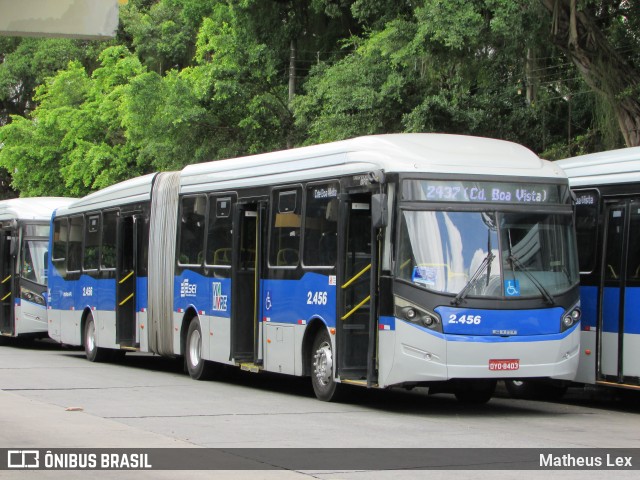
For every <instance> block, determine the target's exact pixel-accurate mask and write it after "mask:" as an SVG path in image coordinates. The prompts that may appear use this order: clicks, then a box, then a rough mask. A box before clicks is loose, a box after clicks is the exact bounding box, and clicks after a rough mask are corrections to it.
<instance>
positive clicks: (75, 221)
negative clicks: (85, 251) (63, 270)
mask: <svg viewBox="0 0 640 480" xmlns="http://www.w3.org/2000/svg"><path fill="white" fill-rule="evenodd" d="M83 227H84V217H83V216H77V217H71V218H70V219H69V242H68V243H69V245H68V249H67V271H69V272H79V271H80V266H81V265H82V263H81V262H82V230H83Z"/></svg>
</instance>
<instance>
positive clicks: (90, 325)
mask: <svg viewBox="0 0 640 480" xmlns="http://www.w3.org/2000/svg"><path fill="white" fill-rule="evenodd" d="M84 353H85V354H86V356H87V360H89V361H90V362H104V361H105V360H106V359H107V357H108V356H109V352H108V351H107V349H105V348H100V347H98V345H97V344H96V324H95V322H94V321H93V317H92V316H91V315H89V317H88V318H87V322H86V323H85V325H84Z"/></svg>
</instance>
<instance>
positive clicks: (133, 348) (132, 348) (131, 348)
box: [120, 346, 139, 352]
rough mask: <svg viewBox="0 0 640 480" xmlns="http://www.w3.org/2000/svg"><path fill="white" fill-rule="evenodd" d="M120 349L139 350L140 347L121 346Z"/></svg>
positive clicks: (126, 350)
mask: <svg viewBox="0 0 640 480" xmlns="http://www.w3.org/2000/svg"><path fill="white" fill-rule="evenodd" d="M120 350H124V351H125V352H137V351H138V350H139V348H136V347H123V346H120Z"/></svg>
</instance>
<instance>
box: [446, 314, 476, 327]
mask: <svg viewBox="0 0 640 480" xmlns="http://www.w3.org/2000/svg"><path fill="white" fill-rule="evenodd" d="M449 323H460V324H462V325H480V324H481V323H482V315H460V316H459V317H458V316H457V315H456V314H455V313H452V314H451V315H449Z"/></svg>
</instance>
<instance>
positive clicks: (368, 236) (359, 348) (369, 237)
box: [336, 193, 378, 386]
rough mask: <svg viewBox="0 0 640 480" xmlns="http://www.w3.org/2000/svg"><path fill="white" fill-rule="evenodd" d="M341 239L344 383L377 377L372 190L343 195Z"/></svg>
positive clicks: (339, 369)
mask: <svg viewBox="0 0 640 480" xmlns="http://www.w3.org/2000/svg"><path fill="white" fill-rule="evenodd" d="M340 224H341V225H340V227H339V228H338V231H339V232H342V233H344V235H339V236H338V237H339V242H338V258H339V261H338V272H337V273H338V282H337V284H338V298H337V310H338V312H337V320H336V326H337V328H336V330H337V331H336V335H337V348H336V350H337V351H336V358H337V372H338V375H339V376H340V380H341V381H342V382H345V383H357V384H365V383H366V384H367V385H368V386H371V385H373V384H375V383H376V382H377V378H376V373H375V363H374V362H375V341H376V335H377V333H376V328H377V320H376V317H377V313H376V311H375V305H376V301H375V282H376V277H377V261H376V260H377V256H376V255H375V254H374V253H373V252H375V251H377V248H378V247H377V240H376V235H375V234H374V230H373V229H372V224H371V193H358V194H350V195H348V196H347V198H346V199H343V201H341V207H340Z"/></svg>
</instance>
